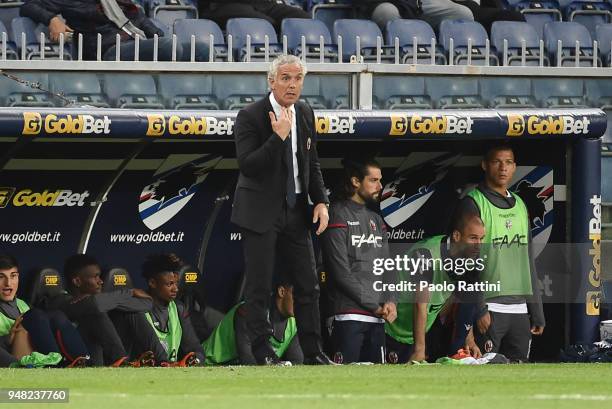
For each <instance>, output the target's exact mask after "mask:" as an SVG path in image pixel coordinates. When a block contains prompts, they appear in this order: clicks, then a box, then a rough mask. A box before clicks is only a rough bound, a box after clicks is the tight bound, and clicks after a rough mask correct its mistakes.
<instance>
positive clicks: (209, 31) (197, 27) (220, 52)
mask: <svg viewBox="0 0 612 409" xmlns="http://www.w3.org/2000/svg"><path fill="white" fill-rule="evenodd" d="M174 34H176V37H177V40H178V42H180V43H182V44H183V57H184V58H183V59H184V60H189V58H190V55H191V53H190V50H191V48H190V46H191V36H192V35H193V36H195V46H196V58H195V61H208V58H205V57H207V56H208V53H209V48H210V44H211V43H210V36H211V35H212V36H213V47H212V48H213V59H214V60H215V61H227V45H225V39H224V38H223V33H222V32H221V28H219V26H218V25H217V23H215V22H214V21H212V20H206V19H201V20H196V19H185V20H178V21H175V22H174ZM187 44H189V47H188V48H185V45H187ZM185 57H186V58H185Z"/></svg>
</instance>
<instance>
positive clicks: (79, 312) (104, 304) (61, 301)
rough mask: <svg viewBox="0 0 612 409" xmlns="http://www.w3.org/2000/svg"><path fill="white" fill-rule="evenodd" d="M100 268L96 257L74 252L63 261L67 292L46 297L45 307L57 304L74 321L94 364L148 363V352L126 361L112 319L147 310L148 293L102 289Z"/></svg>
mask: <svg viewBox="0 0 612 409" xmlns="http://www.w3.org/2000/svg"><path fill="white" fill-rule="evenodd" d="M100 275H101V271H100V264H99V263H98V261H97V260H96V259H95V258H94V257H92V256H90V255H87V254H75V255H73V256H71V257H69V258H68V259H67V260H66V262H65V264H64V276H65V278H66V283H67V285H68V293H66V294H64V295H62V296H58V297H56V298H55V299H53V300H50V301H49V308H57V309H60V310H62V311H64V312H65V313H66V315H67V316H68V318H69V319H70V320H71V321H73V322H75V323H76V324H77V325H78V329H79V332H80V333H81V336H82V337H83V339H84V340H85V343H86V344H87V346H88V349H89V351H90V355H91V358H92V364H93V365H96V366H101V365H108V366H113V367H118V366H150V365H151V364H152V361H151V353H149V354H143V356H141V357H139V359H137V360H135V361H133V362H129V360H128V353H127V352H126V350H125V347H124V345H123V342H122V340H121V337H120V335H119V333H118V332H117V329H116V328H115V326H114V324H113V321H112V320H111V316H110V315H109V314H111V315H113V319H115V318H117V317H118V316H121V315H130V314H133V313H140V312H145V311H149V310H150V309H151V307H152V302H151V297H150V296H149V295H148V294H147V293H146V292H144V291H143V290H139V289H122V290H115V291H111V292H108V293H102V280H101V279H100Z"/></svg>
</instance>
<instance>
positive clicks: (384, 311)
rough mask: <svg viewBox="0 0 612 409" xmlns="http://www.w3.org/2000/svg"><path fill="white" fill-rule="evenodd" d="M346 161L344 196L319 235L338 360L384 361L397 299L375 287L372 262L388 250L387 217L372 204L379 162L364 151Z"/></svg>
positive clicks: (375, 197)
mask: <svg viewBox="0 0 612 409" xmlns="http://www.w3.org/2000/svg"><path fill="white" fill-rule="evenodd" d="M343 165H344V178H343V186H342V187H343V188H342V189H341V194H340V195H339V196H340V200H334V201H333V203H332V206H331V208H330V212H329V221H330V222H329V226H328V228H327V230H326V231H325V233H324V234H323V235H322V239H321V244H322V248H323V259H324V262H325V266H326V268H327V271H328V273H329V279H330V281H329V289H330V295H331V299H332V300H333V314H334V316H333V324H332V326H333V329H332V339H333V343H334V345H335V347H334V361H336V363H352V362H373V363H383V361H384V348H385V328H384V323H385V321H387V322H393V320H394V319H395V317H396V305H395V302H394V297H392V295H391V294H386V293H379V292H377V291H376V290H375V287H374V282H375V281H377V280H379V279H380V278H379V277H378V276H376V275H375V274H374V273H373V265H374V262H375V260H377V259H384V258H386V257H387V256H388V245H387V235H386V230H385V222H384V221H383V219H382V217H381V216H380V215H379V214H378V213H377V212H376V211H374V210H372V209H376V208H378V206H379V204H378V202H379V200H380V194H381V191H382V185H381V183H380V182H381V179H382V172H381V167H380V165H379V164H378V163H377V162H376V161H375V160H373V159H371V158H360V157H350V158H345V159H344V160H343ZM390 275H391V274H385V276H390ZM393 275H395V274H393ZM385 279H386V280H388V279H391V277H385ZM386 280H385V281H386ZM394 280H395V278H393V279H391V281H394Z"/></svg>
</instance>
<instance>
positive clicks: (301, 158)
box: [232, 95, 329, 233]
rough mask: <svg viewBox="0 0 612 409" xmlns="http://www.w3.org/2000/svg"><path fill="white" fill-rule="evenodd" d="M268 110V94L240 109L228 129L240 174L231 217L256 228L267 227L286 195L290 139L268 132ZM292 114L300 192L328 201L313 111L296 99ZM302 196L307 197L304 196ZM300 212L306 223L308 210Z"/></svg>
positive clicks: (315, 198)
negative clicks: (286, 151)
mask: <svg viewBox="0 0 612 409" xmlns="http://www.w3.org/2000/svg"><path fill="white" fill-rule="evenodd" d="M268 112H274V110H273V109H272V104H270V100H269V95H268V96H266V97H265V98H263V99H261V100H259V101H257V102H254V103H252V104H250V105H248V106H246V107H245V108H244V109H242V110H240V112H238V117H237V118H236V126H235V128H234V129H235V134H234V138H235V141H236V157H237V158H238V167H239V169H240V176H239V177H238V184H237V185H236V193H235V195H234V207H233V209H232V222H233V223H235V224H237V225H238V226H240V227H243V228H245V229H249V230H252V231H255V232H257V233H264V232H266V231H268V230H270V229H271V228H272V226H273V224H274V221H275V220H276V218H277V217H278V215H279V213H280V212H281V210H282V208H283V203H284V202H285V200H286V199H285V198H286V195H287V172H288V171H289V169H288V166H287V164H286V163H285V159H284V158H285V155H284V149H285V144H288V143H290V142H289V139H286V140H285V141H283V140H282V139H281V138H280V137H279V136H278V135H277V134H275V133H274V132H273V131H272V125H271V124H270V117H269V115H268ZM295 113H296V125H297V143H298V150H297V160H298V169H299V176H300V181H301V187H302V193H308V194H309V195H310V198H311V200H312V202H313V203H314V204H318V203H328V202H329V201H328V199H327V194H326V193H325V186H324V185H323V177H322V176H321V166H320V164H319V156H318V154H317V135H316V132H315V127H314V113H313V112H312V108H310V106H308V105H307V104H305V103H302V102H297V103H296V104H295ZM303 196H306V195H303ZM303 200H304V201H307V198H306V197H304V198H303ZM303 208H307V206H303ZM304 217H306V218H308V219H309V220H310V222H309V223H311V222H312V216H311V215H310V214H306V212H305V214H304Z"/></svg>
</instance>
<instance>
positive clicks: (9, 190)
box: [0, 187, 15, 209]
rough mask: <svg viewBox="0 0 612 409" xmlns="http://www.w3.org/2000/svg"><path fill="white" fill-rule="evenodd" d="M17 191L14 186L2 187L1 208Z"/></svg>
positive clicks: (0, 193)
mask: <svg viewBox="0 0 612 409" xmlns="http://www.w3.org/2000/svg"><path fill="white" fill-rule="evenodd" d="M13 193H15V188H14V187H0V209H2V208H4V207H6V205H7V204H9V202H10V201H11V197H13Z"/></svg>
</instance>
